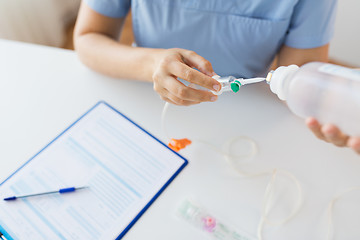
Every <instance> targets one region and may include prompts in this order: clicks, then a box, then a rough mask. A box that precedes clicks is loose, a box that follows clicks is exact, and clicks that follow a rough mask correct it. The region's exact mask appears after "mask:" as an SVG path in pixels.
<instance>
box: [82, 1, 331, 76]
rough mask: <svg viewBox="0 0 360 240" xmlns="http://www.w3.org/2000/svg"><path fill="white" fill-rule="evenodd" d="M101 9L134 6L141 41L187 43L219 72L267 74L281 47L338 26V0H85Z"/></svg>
mask: <svg viewBox="0 0 360 240" xmlns="http://www.w3.org/2000/svg"><path fill="white" fill-rule="evenodd" d="M85 1H86V3H87V4H88V5H89V7H91V8H92V9H94V10H95V11H96V12H98V13H100V14H103V15H105V16H108V17H113V18H122V17H125V16H126V14H127V13H128V11H129V9H130V7H131V11H132V18H133V19H132V20H133V22H132V23H133V30H134V35H135V41H136V44H137V45H138V46H141V47H149V48H184V49H189V50H193V51H195V52H197V53H198V54H199V55H201V56H203V57H204V58H206V59H207V60H209V61H210V62H211V63H212V65H213V68H214V70H215V72H216V73H217V74H219V75H223V76H225V75H233V76H236V77H254V76H265V75H266V73H267V72H268V69H269V67H270V64H271V63H272V61H273V59H274V57H275V55H276V54H277V52H278V51H279V49H280V47H281V46H282V45H283V44H285V45H287V46H289V47H293V48H302V49H305V48H315V47H320V46H323V45H325V44H327V43H328V42H329V41H330V39H331V37H332V35H333V31H334V20H335V9H336V2H337V0H315V1H314V0H85Z"/></svg>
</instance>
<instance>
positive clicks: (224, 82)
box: [211, 75, 265, 95]
mask: <svg viewBox="0 0 360 240" xmlns="http://www.w3.org/2000/svg"><path fill="white" fill-rule="evenodd" d="M213 78H214V79H215V80H216V81H218V82H219V83H220V84H221V89H220V91H218V92H215V91H211V92H212V93H213V94H215V95H220V94H222V93H223V92H229V91H233V92H237V91H239V89H240V87H242V86H243V85H246V84H252V83H258V82H262V81H265V78H262V77H258V78H235V77H233V76H226V77H220V76H219V75H215V76H213Z"/></svg>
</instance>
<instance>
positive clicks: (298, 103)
mask: <svg viewBox="0 0 360 240" xmlns="http://www.w3.org/2000/svg"><path fill="white" fill-rule="evenodd" d="M266 81H267V82H268V83H269V84H270V88H271V91H272V92H273V93H275V94H277V95H278V97H279V98H280V99H281V100H285V101H286V102H287V105H288V107H289V108H290V110H291V111H292V112H294V113H295V114H296V115H298V116H300V117H303V118H306V117H315V118H316V119H317V120H318V121H319V122H320V123H331V124H334V125H336V126H338V127H339V128H340V129H341V130H342V131H343V132H345V133H347V134H349V135H352V136H354V135H355V136H360V71H357V70H353V69H349V68H345V67H340V66H337V65H333V64H328V63H320V62H312V63H308V64H305V65H303V66H301V67H300V68H299V67H298V66H296V65H290V66H288V67H279V68H277V69H276V70H275V71H273V72H270V73H269V74H268V77H267V79H266Z"/></svg>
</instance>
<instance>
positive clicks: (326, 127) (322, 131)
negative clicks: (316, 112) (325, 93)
mask: <svg viewBox="0 0 360 240" xmlns="http://www.w3.org/2000/svg"><path fill="white" fill-rule="evenodd" d="M306 125H307V126H308V128H310V130H311V131H312V132H313V133H314V135H315V136H316V137H318V138H319V139H321V140H324V141H326V142H329V143H332V144H334V145H336V146H338V147H350V148H352V149H353V150H354V151H355V152H356V153H358V154H360V137H355V136H348V135H346V134H344V133H343V132H341V131H340V129H339V128H338V127H336V126H334V125H332V124H323V125H321V124H320V123H319V122H318V121H317V120H316V119H315V118H308V119H306Z"/></svg>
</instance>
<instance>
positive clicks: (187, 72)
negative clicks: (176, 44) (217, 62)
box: [152, 48, 221, 106]
mask: <svg viewBox="0 0 360 240" xmlns="http://www.w3.org/2000/svg"><path fill="white" fill-rule="evenodd" d="M154 60H155V61H154V63H155V64H154V69H153V75H152V79H153V82H154V90H155V91H156V92H157V93H158V94H159V95H160V97H161V99H163V100H164V101H167V102H170V103H173V104H175V105H184V106H188V105H193V104H197V103H200V102H209V101H210V102H214V101H216V100H217V96H216V95H214V94H212V93H211V92H210V91H207V90H198V89H195V88H192V87H191V86H185V85H184V84H183V83H181V82H180V81H179V80H178V78H181V79H183V80H185V81H187V82H189V83H193V84H196V85H199V86H202V87H204V88H207V89H209V90H213V91H219V90H220V88H221V85H220V84H219V83H218V82H217V81H216V80H215V79H213V78H212V76H214V75H216V74H215V73H214V70H213V68H212V66H211V63H210V62H209V61H207V60H206V59H205V58H203V57H201V56H200V55H198V54H197V53H195V52H193V51H189V50H185V49H178V48H174V49H159V52H158V53H157V54H155V58H154ZM194 68H197V69H199V71H197V70H195V69H194Z"/></svg>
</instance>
